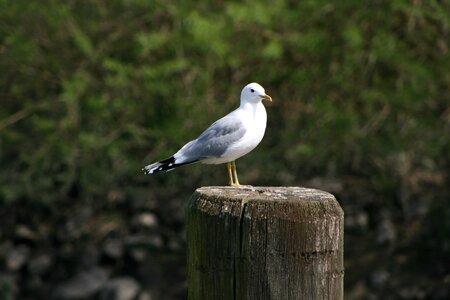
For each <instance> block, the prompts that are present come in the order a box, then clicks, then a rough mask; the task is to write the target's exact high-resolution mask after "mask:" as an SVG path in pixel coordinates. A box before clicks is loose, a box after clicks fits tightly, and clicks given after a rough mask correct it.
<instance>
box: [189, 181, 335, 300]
mask: <svg viewBox="0 0 450 300" xmlns="http://www.w3.org/2000/svg"><path fill="white" fill-rule="evenodd" d="M186 212H187V214H186V215H187V248H188V249H187V252H188V253H187V255H188V258H187V263H188V295H189V300H212V299H214V300H219V299H225V300H228V299H234V300H265V299H272V300H297V299H304V300H314V299H333V300H342V299H343V278H344V267H343V251H344V247H343V240H344V228H343V226H344V225H343V224H344V213H343V211H342V209H341V207H340V206H339V204H338V202H337V201H336V199H335V198H334V196H333V195H331V194H329V193H326V192H323V191H319V190H315V189H307V188H299V187H248V188H247V187H245V188H242V187H241V188H234V187H203V188H200V189H197V191H196V192H195V193H194V194H193V196H192V198H191V199H190V201H189V203H188V205H187V210H186Z"/></svg>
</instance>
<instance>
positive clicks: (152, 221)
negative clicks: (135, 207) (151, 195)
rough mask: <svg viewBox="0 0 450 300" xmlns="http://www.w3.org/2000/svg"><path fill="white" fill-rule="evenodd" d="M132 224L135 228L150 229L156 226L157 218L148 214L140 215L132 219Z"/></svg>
mask: <svg viewBox="0 0 450 300" xmlns="http://www.w3.org/2000/svg"><path fill="white" fill-rule="evenodd" d="M132 224H133V225H134V226H136V227H142V228H147V229H152V228H155V227H156V226H157V225H158V218H157V217H156V216H155V215H154V214H152V213H149V212H145V213H140V214H138V215H136V216H134V217H133V220H132Z"/></svg>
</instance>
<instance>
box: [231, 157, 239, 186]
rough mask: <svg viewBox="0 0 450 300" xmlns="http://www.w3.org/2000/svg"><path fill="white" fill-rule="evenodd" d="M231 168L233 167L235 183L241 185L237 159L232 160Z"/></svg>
mask: <svg viewBox="0 0 450 300" xmlns="http://www.w3.org/2000/svg"><path fill="white" fill-rule="evenodd" d="M231 168H232V169H233V175H234V185H236V186H240V185H241V184H240V183H239V179H238V176H237V171H236V161H234V160H233V161H232V162H231Z"/></svg>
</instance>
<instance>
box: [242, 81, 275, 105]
mask: <svg viewBox="0 0 450 300" xmlns="http://www.w3.org/2000/svg"><path fill="white" fill-rule="evenodd" d="M262 100H268V101H270V102H272V97H270V96H269V95H267V94H266V91H265V90H264V88H263V87H262V86H261V85H259V84H257V83H256V82H252V83H249V84H247V85H246V86H245V87H244V88H243V89H242V92H241V103H242V102H253V103H257V102H260V101H262Z"/></svg>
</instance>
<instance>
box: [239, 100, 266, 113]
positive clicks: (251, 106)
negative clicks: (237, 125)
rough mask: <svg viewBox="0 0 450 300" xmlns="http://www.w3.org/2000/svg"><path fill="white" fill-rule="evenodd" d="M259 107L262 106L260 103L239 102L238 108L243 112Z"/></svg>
mask: <svg viewBox="0 0 450 300" xmlns="http://www.w3.org/2000/svg"><path fill="white" fill-rule="evenodd" d="M261 105H263V104H262V101H258V102H250V101H245V102H244V101H241V104H240V106H239V108H241V109H244V110H252V111H253V110H255V109H256V108H257V107H259V106H261Z"/></svg>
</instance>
